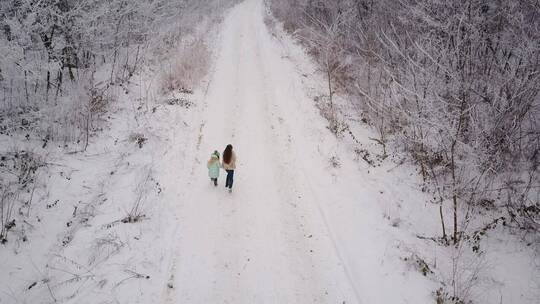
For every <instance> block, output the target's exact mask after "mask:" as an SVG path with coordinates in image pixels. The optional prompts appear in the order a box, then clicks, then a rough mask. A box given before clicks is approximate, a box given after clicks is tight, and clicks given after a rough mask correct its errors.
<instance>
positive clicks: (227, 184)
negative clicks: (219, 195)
mask: <svg viewBox="0 0 540 304" xmlns="http://www.w3.org/2000/svg"><path fill="white" fill-rule="evenodd" d="M226 171H227V179H226V180H225V188H229V189H231V188H232V184H233V179H234V170H226Z"/></svg>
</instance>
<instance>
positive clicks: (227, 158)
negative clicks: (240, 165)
mask: <svg viewBox="0 0 540 304" xmlns="http://www.w3.org/2000/svg"><path fill="white" fill-rule="evenodd" d="M222 167H223V169H225V171H227V179H226V180H225V188H229V192H232V185H233V178H234V169H236V154H235V153H234V151H233V146H232V145H227V147H226V148H225V151H223V163H222Z"/></svg>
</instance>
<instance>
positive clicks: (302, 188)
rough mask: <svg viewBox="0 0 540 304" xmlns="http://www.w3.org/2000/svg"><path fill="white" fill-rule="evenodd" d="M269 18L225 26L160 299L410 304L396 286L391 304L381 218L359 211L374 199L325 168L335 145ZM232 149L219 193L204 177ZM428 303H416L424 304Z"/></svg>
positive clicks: (252, 9) (250, 12) (253, 11)
mask: <svg viewBox="0 0 540 304" xmlns="http://www.w3.org/2000/svg"><path fill="white" fill-rule="evenodd" d="M264 14H265V11H264V7H263V4H262V1H260V0H248V1H245V2H243V3H241V4H239V5H238V6H236V7H235V8H234V9H232V10H231V12H230V14H229V15H228V17H227V18H226V20H225V21H224V24H223V29H222V33H221V40H220V41H221V42H220V44H219V51H218V56H217V59H216V63H215V67H214V73H213V76H212V77H211V82H210V85H209V89H208V93H207V97H206V99H205V102H204V103H205V106H204V107H205V108H204V110H203V114H202V117H203V121H202V124H201V128H200V132H201V133H200V134H199V136H198V138H199V144H198V148H197V149H198V150H197V156H196V159H195V160H194V163H193V170H191V172H178V173H179V174H181V175H189V178H188V182H187V183H186V185H179V187H181V188H182V189H183V190H184V191H185V192H187V193H186V194H185V195H184V196H183V199H182V201H179V202H178V204H177V205H176V214H177V217H178V229H177V232H176V236H175V238H174V239H173V243H174V245H173V246H172V250H173V253H172V255H173V257H172V261H171V266H170V277H171V279H170V283H169V284H170V285H171V286H173V288H165V290H166V291H165V292H164V300H163V301H164V302H165V303H383V300H391V299H393V300H395V299H404V298H407V295H406V293H407V292H402V291H401V289H402V288H403V290H406V288H405V286H404V287H398V286H393V287H392V288H393V290H394V291H395V292H396V295H395V296H389V295H384V290H385V289H386V288H388V287H390V284H392V283H396V282H395V281H394V280H393V279H392V278H394V277H393V275H392V274H388V273H387V272H385V270H384V268H390V269H392V268H394V266H393V265H386V267H385V266H382V257H383V256H384V254H385V252H382V250H385V248H386V246H387V245H388V244H387V240H386V238H384V237H381V236H380V234H379V233H378V232H377V227H378V225H377V221H381V220H382V217H380V213H378V211H377V210H374V209H371V211H366V209H367V210H370V209H369V208H370V207H369V206H371V205H370V204H365V205H363V206H362V205H361V204H360V202H359V201H358V199H357V198H358V197H360V196H359V195H374V193H375V192H376V189H370V190H366V189H364V188H370V186H369V185H368V184H367V183H368V181H364V182H362V177H361V176H358V174H359V172H358V171H357V170H356V169H355V166H354V165H350V166H349V164H348V163H347V162H345V163H344V165H345V168H343V169H342V171H343V172H341V173H340V176H344V178H340V179H339V180H337V177H336V174H335V170H337V169H336V168H333V167H332V166H331V165H330V164H329V162H328V159H324V158H323V157H321V155H323V154H325V151H328V150H329V149H328V147H327V146H326V145H330V146H332V145H336V142H335V140H334V139H332V136H331V135H330V136H329V133H328V131H327V130H326V128H325V123H324V121H323V119H322V118H320V116H319V114H318V113H317V111H316V109H315V107H314V106H313V104H312V101H310V100H309V99H307V98H306V96H305V94H304V92H303V90H302V87H301V84H300V77H301V75H298V72H297V71H296V70H295V68H294V65H293V64H291V62H290V61H289V60H288V59H287V58H286V57H285V56H283V55H282V54H283V50H282V49H281V48H282V45H280V44H279V43H278V41H277V40H276V39H275V38H274V37H272V35H271V34H270V33H269V31H268V29H267V27H266V25H265V23H264V18H263V16H264ZM229 143H230V144H232V145H233V146H234V148H235V151H236V153H237V155H238V165H237V170H236V173H235V184H234V188H233V193H232V194H229V193H227V192H226V190H225V188H224V178H225V177H224V175H225V174H224V172H223V171H222V174H221V176H220V180H219V183H220V184H219V187H217V188H214V186H213V185H211V183H210V180H209V179H208V177H207V174H206V160H207V159H208V158H209V155H210V153H211V152H212V151H214V150H219V151H220V152H221V151H223V149H224V147H225V145H226V144H229ZM349 176H352V177H354V180H349V178H348V177H349ZM179 179H180V178H179ZM182 179H183V178H182ZM362 184H363V185H364V187H360V188H359V187H358V185H362ZM372 215H376V216H377V218H373V217H372ZM374 221H375V223H374ZM366 229H371V230H372V231H371V232H370V231H367V233H366ZM379 269H381V270H380V271H379ZM363 271H365V272H366V275H364V274H363V273H362V272H363ZM382 277H385V278H384V279H383V278H382ZM401 280H405V278H404V277H402V276H399V278H398V281H399V282H397V284H398V285H399V284H401V283H403V282H402V281H401ZM428 292H429V289H428V290H425V291H424V292H420V293H415V294H416V295H415V296H413V297H412V298H414V299H426V298H425V297H426V296H427V294H428ZM411 293H412V292H411ZM398 302H401V301H398ZM398 302H394V303H398ZM421 302H422V301H420V302H418V301H417V302H415V303H421ZM388 303H389V302H388Z"/></svg>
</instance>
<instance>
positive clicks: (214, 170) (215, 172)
mask: <svg viewBox="0 0 540 304" xmlns="http://www.w3.org/2000/svg"><path fill="white" fill-rule="evenodd" d="M207 167H208V176H210V178H218V177H219V160H218V158H217V156H215V155H212V159H211V160H210V161H208V164H207Z"/></svg>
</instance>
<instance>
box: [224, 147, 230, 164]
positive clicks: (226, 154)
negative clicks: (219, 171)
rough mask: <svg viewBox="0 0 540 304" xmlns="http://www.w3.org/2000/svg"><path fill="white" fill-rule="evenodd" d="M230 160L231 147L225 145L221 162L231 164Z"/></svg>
mask: <svg viewBox="0 0 540 304" xmlns="http://www.w3.org/2000/svg"><path fill="white" fill-rule="evenodd" d="M231 158H232V145H227V147H226V148H225V151H223V162H224V163H226V164H229V163H231Z"/></svg>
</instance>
